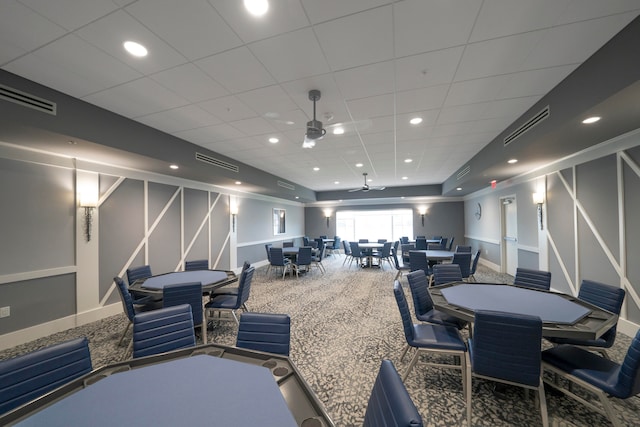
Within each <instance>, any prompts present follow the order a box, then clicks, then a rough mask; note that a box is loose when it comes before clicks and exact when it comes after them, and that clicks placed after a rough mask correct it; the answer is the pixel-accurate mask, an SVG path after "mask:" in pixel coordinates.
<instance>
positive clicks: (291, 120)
mask: <svg viewBox="0 0 640 427" xmlns="http://www.w3.org/2000/svg"><path fill="white" fill-rule="evenodd" d="M263 117H264V118H266V119H267V120H269V121H270V122H271V124H272V125H273V126H274V127H275V128H276V129H278V130H280V131H283V132H284V131H288V130H292V129H304V128H305V127H306V125H307V120H309V119H308V118H307V115H306V114H305V112H304V111H302V110H299V109H296V110H292V111H286V112H284V113H276V114H275V115H274V114H269V115H266V114H265V115H263ZM303 133H304V132H303Z"/></svg>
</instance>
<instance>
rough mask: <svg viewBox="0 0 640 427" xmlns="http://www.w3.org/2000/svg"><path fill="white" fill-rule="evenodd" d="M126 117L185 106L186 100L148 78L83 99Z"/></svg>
mask: <svg viewBox="0 0 640 427" xmlns="http://www.w3.org/2000/svg"><path fill="white" fill-rule="evenodd" d="M83 99H84V100H85V101H87V102H90V103H92V104H96V105H98V106H100V107H102V108H106V109H107V110H111V111H118V112H119V113H120V114H122V115H124V116H126V117H140V116H146V115H148V114H152V113H156V112H158V111H163V110H170V109H172V108H176V107H180V106H183V105H186V104H187V103H188V102H187V100H186V99H184V98H182V97H179V96H178V95H176V94H175V93H173V92H171V91H169V90H167V89H165V88H164V87H162V86H160V85H159V84H158V83H156V82H155V81H153V80H151V79H150V78H146V77H145V78H141V79H138V80H134V81H132V82H129V83H125V84H123V85H120V86H116V87H113V88H110V89H106V90H103V91H101V92H97V93H94V94H92V95H89V96H87V97H85V98H83Z"/></svg>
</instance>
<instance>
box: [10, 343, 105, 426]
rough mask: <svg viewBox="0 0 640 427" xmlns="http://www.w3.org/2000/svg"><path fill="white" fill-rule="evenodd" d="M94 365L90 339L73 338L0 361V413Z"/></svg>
mask: <svg viewBox="0 0 640 427" xmlns="http://www.w3.org/2000/svg"><path fill="white" fill-rule="evenodd" d="M92 369H93V367H92V365H91V354H90V352H89V341H87V338H85V337H83V338H76V339H73V340H70V341H66V342H63V343H60V344H55V345H52V346H49V347H45V348H42V349H40V350H35V351H32V352H30V353H27V354H23V355H22V356H17V357H14V358H12V359H7V360H3V361H1V362H0V415H1V414H4V413H5V412H8V411H10V410H12V409H15V408H17V407H18V406H20V405H22V404H24V403H27V402H30V401H31V400H33V399H36V398H38V397H40V396H43V395H44V394H46V393H48V392H50V391H51V390H54V389H56V388H58V387H60V386H61V385H64V384H67V383H69V382H71V381H73V380H75V379H76V378H79V377H81V376H82V375H85V374H87V373H89V372H91V370H92Z"/></svg>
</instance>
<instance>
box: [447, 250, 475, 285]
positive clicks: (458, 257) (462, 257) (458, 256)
mask: <svg viewBox="0 0 640 427" xmlns="http://www.w3.org/2000/svg"><path fill="white" fill-rule="evenodd" d="M451 263H452V264H458V265H459V266H460V274H462V278H463V279H466V278H468V277H469V275H470V274H471V251H469V252H456V253H454V254H453V259H452V260H451Z"/></svg>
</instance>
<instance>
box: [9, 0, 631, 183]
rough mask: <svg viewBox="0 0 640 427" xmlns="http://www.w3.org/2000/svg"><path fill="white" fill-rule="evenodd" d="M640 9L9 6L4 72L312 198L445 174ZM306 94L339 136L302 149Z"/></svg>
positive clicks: (367, 3)
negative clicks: (138, 54)
mask: <svg viewBox="0 0 640 427" xmlns="http://www.w3.org/2000/svg"><path fill="white" fill-rule="evenodd" d="M639 13H640V3H639V2H638V1H637V0H628V1H624V0H617V1H612V0H609V1H606V2H603V1H601V0H545V1H542V0H484V1H472V0H464V1H462V0H460V1H452V0H449V1H433V0H404V1H382V0H349V1H344V0H322V1H319V0H277V1H276V0H271V1H270V8H269V11H268V13H267V15H265V16H263V17H261V18H256V17H254V16H251V15H249V14H248V13H247V12H246V11H245V10H244V7H243V6H242V2H241V1H238V0H215V1H214V0H210V1H205V0H180V1H175V0H174V1H172V0H138V1H127V0H112V1H107V0H57V1H47V0H4V1H3V2H2V5H0V40H1V42H0V66H1V68H2V69H4V70H6V71H8V72H10V73H14V74H16V75H18V76H21V77H24V78H26V79H29V80H32V81H34V82H36V83H39V84H42V85H45V86H48V87H50V88H53V89H55V90H58V91H60V92H63V93H65V94H68V95H70V96H73V97H75V98H78V99H80V100H83V101H86V102H89V103H91V104H94V105H96V106H99V107H102V108H104V109H106V110H109V111H112V112H114V113H117V114H119V115H122V116H124V117H127V118H130V119H132V120H134V121H137V122H139V123H142V124H144V125H147V126H150V127H152V128H155V129H158V130H160V131H162V132H165V133H167V134H170V135H173V136H175V137H177V138H180V139H183V140H185V141H188V142H191V143H194V144H197V145H199V146H202V147H204V148H206V149H208V150H211V151H213V152H214V153H219V154H222V155H224V156H227V157H229V158H231V159H235V160H237V161H238V162H242V163H244V164H247V165H251V166H253V167H255V168H258V169H260V170H262V171H265V172H268V173H271V174H273V175H276V176H277V177H281V178H282V179H283V180H285V181H289V182H292V183H295V184H297V185H300V186H304V187H307V188H309V189H311V190H314V191H316V192H319V193H323V192H327V194H330V193H328V192H332V191H337V190H347V189H350V188H356V187H360V186H361V185H362V180H363V177H362V172H368V174H369V175H368V177H369V178H370V179H371V182H370V183H369V184H370V185H372V186H386V187H388V188H394V187H407V186H408V187H413V186H427V185H440V184H442V183H444V182H445V181H446V180H447V179H450V177H451V176H453V175H455V174H456V173H457V171H458V170H459V169H460V168H461V167H463V166H464V165H465V164H467V163H468V162H470V160H471V159H472V158H473V157H474V156H476V155H478V154H479V153H480V152H481V150H483V149H484V148H485V147H486V146H487V145H488V144H489V143H490V142H492V141H493V140H494V139H495V138H496V137H497V136H498V135H500V134H501V133H503V131H505V129H507V128H508V127H509V126H511V125H512V124H513V123H514V121H516V120H517V119H518V118H519V117H520V116H521V115H522V114H523V113H525V112H527V110H529V109H530V108H531V107H532V106H534V105H535V104H536V103H538V102H539V101H540V100H541V99H543V97H545V95H547V94H548V93H549V92H550V91H552V89H553V88H554V87H555V86H556V85H558V84H559V83H560V82H562V81H563V80H564V79H565V78H566V77H567V76H569V75H570V74H571V73H572V72H573V71H574V70H576V68H577V67H579V66H580V65H581V64H583V63H584V62H585V61H586V60H587V59H588V58H589V57H590V56H591V55H592V54H593V53H594V52H596V51H597V50H598V49H599V48H601V47H602V46H603V45H604V44H605V43H606V42H607V41H609V40H610V39H611V38H612V37H614V36H615V35H616V34H617V33H618V32H619V31H620V30H621V29H622V28H624V27H625V26H626V25H627V24H629V23H630V22H631V21H632V20H634V19H635V18H636V17H637V16H638V15H639ZM126 40H135V41H137V42H140V43H142V44H144V45H145V46H146V47H147V49H148V50H149V55H148V56H147V57H146V58H134V57H132V56H130V55H129V54H127V53H126V52H125V51H124V49H123V47H122V44H123V42H124V41H126ZM311 89H318V90H320V91H321V93H322V96H321V98H320V100H318V102H317V119H318V120H320V121H322V122H323V123H324V125H325V126H326V127H327V128H328V129H331V128H333V127H334V126H333V125H336V124H344V128H345V133H344V134H343V135H333V134H332V133H331V131H329V132H328V133H327V135H326V136H325V137H324V138H323V139H322V140H320V141H318V142H317V144H316V146H315V147H314V148H312V149H303V148H302V141H303V138H304V133H305V126H306V122H307V121H309V120H310V119H311V117H312V114H313V105H312V102H311V101H310V100H309V98H308V92H309V90H311ZM551 111H552V114H553V108H552V110H551ZM413 117H421V118H422V119H423V121H422V123H421V124H419V125H411V124H409V119H411V118H413ZM274 137H275V138H278V139H279V141H278V142H277V143H275V144H273V143H270V142H269V138H274ZM406 159H411V162H407V160H406ZM358 163H361V164H362V167H356V164H358ZM314 168H318V170H314ZM507 175H508V173H507ZM505 176H506V175H505ZM418 188H420V187H418Z"/></svg>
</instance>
